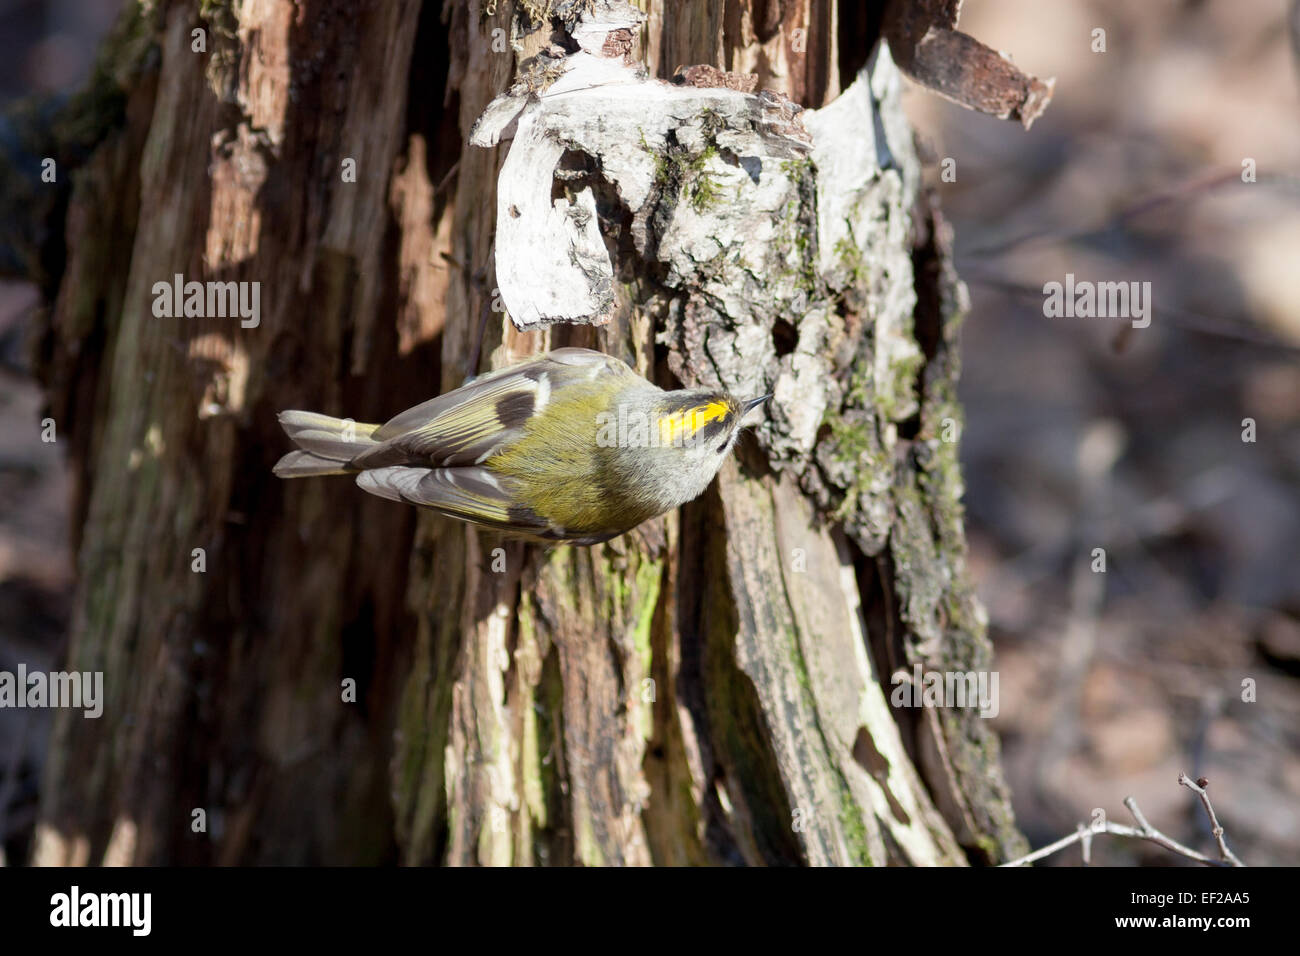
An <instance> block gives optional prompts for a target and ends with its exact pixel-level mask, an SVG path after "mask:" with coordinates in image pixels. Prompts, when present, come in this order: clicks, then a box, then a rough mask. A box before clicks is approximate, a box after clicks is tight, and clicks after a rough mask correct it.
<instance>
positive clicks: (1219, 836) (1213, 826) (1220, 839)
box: [1178, 773, 1246, 866]
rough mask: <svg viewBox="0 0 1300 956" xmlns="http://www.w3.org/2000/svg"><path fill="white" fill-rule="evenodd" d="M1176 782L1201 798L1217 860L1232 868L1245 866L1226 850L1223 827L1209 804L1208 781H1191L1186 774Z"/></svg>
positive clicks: (1226, 844) (1202, 779)
mask: <svg viewBox="0 0 1300 956" xmlns="http://www.w3.org/2000/svg"><path fill="white" fill-rule="evenodd" d="M1178 782H1179V783H1181V784H1182V785H1183V786H1184V787H1186V788H1187V789H1188V790H1190V791H1192V793H1194V794H1196V795H1197V796H1198V797H1200V798H1201V806H1203V807H1205V815H1206V816H1207V817H1209V818H1210V832H1211V833H1213V834H1214V842H1215V843H1217V844H1219V858H1220V859H1221V860H1223V862H1225V863H1230V864H1232V865H1233V866H1245V865H1246V864H1245V863H1242V862H1241V860H1239V859H1237V854H1235V853H1233V852H1232V851H1231V850H1229V849H1228V841H1227V840H1226V839H1224V836H1223V827H1222V826H1221V825H1220V824H1219V818H1218V816H1217V815H1216V814H1215V812H1214V805H1213V804H1212V803H1210V794H1209V793H1208V792H1207V791H1208V790H1209V786H1210V781H1208V780H1206V779H1205V778H1204V777H1201V778H1200V779H1199V780H1196V781H1193V780H1192V778H1191V777H1189V776H1187V774H1185V773H1180V774H1179V775H1178Z"/></svg>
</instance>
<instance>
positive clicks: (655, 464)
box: [275, 348, 771, 544]
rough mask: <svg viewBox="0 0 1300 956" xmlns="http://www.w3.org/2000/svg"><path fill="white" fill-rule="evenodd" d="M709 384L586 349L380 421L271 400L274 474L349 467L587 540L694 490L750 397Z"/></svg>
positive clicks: (374, 487) (457, 513)
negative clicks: (654, 379) (659, 379)
mask: <svg viewBox="0 0 1300 956" xmlns="http://www.w3.org/2000/svg"><path fill="white" fill-rule="evenodd" d="M770 397H771V396H768V395H765V396H763V397H762V398H756V399H753V400H752V401H737V400H736V399H734V398H732V397H731V396H730V395H729V394H727V393H726V392H724V391H719V390H718V389H711V388H688V389H679V390H677V391H664V390H663V389H661V388H659V387H657V386H655V385H653V384H652V383H650V382H647V381H646V380H645V379H643V378H642V377H641V376H640V375H638V374H637V373H636V372H635V371H633V370H632V369H631V368H629V367H628V366H627V365H626V364H625V363H623V362H621V361H619V360H618V359H616V358H613V357H612V356H609V355H604V354H602V353H600V352H593V351H591V350H589V349H576V348H566V349H556V350H555V351H553V352H548V353H546V354H544V355H540V356H537V357H536V358H533V359H530V360H528V361H526V362H524V363H522V364H520V365H515V366H512V367H510V368H506V369H501V370H499V371H496V372H492V373H489V374H486V375H482V376H480V377H478V378H476V379H474V380H472V381H470V382H468V383H466V384H465V385H463V386H462V387H461V388H458V389H456V390H455V391H452V392H448V393H447V394H445V395H439V396H438V397H437V398H433V399H430V400H429V401H427V402H424V403H422V404H420V405H416V406H415V407H414V408H409V409H407V410H406V411H404V412H402V413H401V414H400V415H397V416H396V417H395V418H392V419H390V420H389V421H387V422H386V423H384V424H383V425H363V424H360V423H357V422H353V421H351V420H349V419H340V418H332V417H330V416H328V415H320V414H317V413H315V412H301V411H287V412H281V413H280V416H279V419H280V424H281V425H282V426H283V427H284V430H285V432H287V433H288V435H289V437H290V438H291V439H293V442H294V444H295V445H297V446H298V449H299V450H298V451H292V452H289V454H287V455H285V456H284V457H283V458H281V459H280V461H279V463H278V464H276V466H275V474H277V475H279V476H280V477H281V478H303V477H308V476H313V475H356V481H357V484H358V485H360V486H361V487H362V488H364V489H365V490H366V491H368V492H370V493H371V494H374V495H379V496H380V497H381V498H389V499H392V500H393V501H404V502H407V503H408V504H413V505H417V506H419V507H422V508H430V509H432V510H434V511H437V512H439V513H441V514H444V515H447V516H448V517H451V518H458V519H460V520H461V521H468V522H471V523H473V524H476V525H481V526H483V527H486V528H491V529H494V530H496V531H500V532H504V533H506V534H509V535H512V536H516V537H523V538H529V539H533V540H541V541H569V542H572V543H575V544H596V543H598V542H600V541H606V540H608V539H610V538H613V537H615V536H616V535H620V534H622V533H624V532H625V531H628V530H630V529H631V528H634V527H636V526H637V525H638V524H640V523H641V522H642V521H645V520H646V519H647V518H653V517H654V516H656V515H660V514H663V513H664V512H666V511H670V510H672V509H673V508H677V507H679V506H681V505H683V504H685V503H686V502H688V501H690V500H692V499H693V498H695V497H697V496H698V495H700V494H701V493H702V492H703V491H704V489H705V488H706V487H708V484H709V482H710V481H712V480H713V476H714V475H716V474H717V473H718V469H719V468H720V467H721V466H722V462H723V461H724V460H725V458H726V455H727V453H728V452H729V451H730V450H731V448H732V446H733V445H734V444H735V442H736V439H737V437H738V436H739V435H740V432H741V429H742V424H741V422H742V420H743V419H744V418H745V415H746V413H748V412H749V411H750V410H751V409H753V408H756V407H757V406H759V405H761V404H762V403H763V402H765V401H766V400H767V399H768V398H770Z"/></svg>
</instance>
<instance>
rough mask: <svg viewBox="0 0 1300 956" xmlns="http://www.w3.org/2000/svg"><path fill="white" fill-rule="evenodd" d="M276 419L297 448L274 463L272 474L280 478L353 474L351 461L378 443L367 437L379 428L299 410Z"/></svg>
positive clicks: (353, 469) (281, 414) (284, 413)
mask: <svg viewBox="0 0 1300 956" xmlns="http://www.w3.org/2000/svg"><path fill="white" fill-rule="evenodd" d="M279 419H280V425H281V426H282V427H283V428H284V432H285V434H286V435H288V436H289V437H290V438H291V439H293V443H294V444H295V445H297V446H298V448H299V449H300V450H299V451H291V452H289V454H287V455H285V456H284V457H283V458H281V459H280V460H279V462H277V463H276V466H275V468H274V473H275V474H276V475H278V476H279V477H281V478H306V477H309V476H313V475H347V474H351V473H353V472H354V471H356V469H355V468H351V467H349V463H350V462H351V461H352V459H353V458H355V457H356V456H357V455H359V454H361V453H362V452H363V451H365V450H367V449H368V448H373V447H374V446H375V445H376V444H377V442H375V440H374V439H373V438H371V437H370V436H371V435H372V434H373V433H374V431H375V429H376V428H378V427H379V426H378V425H366V424H363V423H361V422H354V421H352V420H351V419H347V418H332V417H331V416H329V415H321V414H319V413H317V412H301V411H288V412H281V413H280V415H279Z"/></svg>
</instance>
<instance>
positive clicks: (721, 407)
mask: <svg viewBox="0 0 1300 956" xmlns="http://www.w3.org/2000/svg"><path fill="white" fill-rule="evenodd" d="M729 414H731V408H730V406H728V405H727V403H726V402H709V403H708V404H707V405H697V406H695V407H694V408H687V409H684V410H682V411H680V412H675V413H674V414H672V415H664V416H663V417H662V418H660V419H659V440H660V441H661V442H662V443H663V444H665V445H670V444H672V443H673V442H675V441H677V440H679V439H680V438H684V437H693V436H694V435H695V433H696V432H698V431H699V430H700V429H701V428H703V427H704V426H705V425H707V424H708V423H709V422H712V421H722V420H723V419H725V418H726V417H727V416H728V415H729Z"/></svg>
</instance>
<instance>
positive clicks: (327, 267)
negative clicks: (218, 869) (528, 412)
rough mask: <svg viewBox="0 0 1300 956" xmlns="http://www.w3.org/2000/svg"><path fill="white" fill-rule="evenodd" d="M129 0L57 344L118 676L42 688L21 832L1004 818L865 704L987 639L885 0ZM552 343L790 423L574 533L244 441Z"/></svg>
mask: <svg viewBox="0 0 1300 956" xmlns="http://www.w3.org/2000/svg"><path fill="white" fill-rule="evenodd" d="M147 6H149V8H150V9H149V10H148V11H145V12H142V11H140V10H137V9H133V10H131V11H129V12H128V14H127V16H126V17H125V18H124V20H123V23H122V25H121V27H120V29H119V31H118V33H117V34H116V35H115V37H114V38H113V40H112V42H110V43H109V44H108V45H106V47H105V50H104V54H103V62H102V64H101V68H100V70H99V71H98V72H97V75H96V79H95V81H94V83H95V84H98V85H99V86H100V87H101V89H100V93H101V94H102V93H103V91H104V90H106V89H110V88H111V89H112V90H114V91H120V95H115V96H112V97H108V96H105V95H99V96H96V97H94V98H82V99H79V100H77V101H74V102H73V103H72V104H70V105H69V106H68V107H67V108H65V110H64V113H63V115H64V117H65V120H66V118H67V117H68V116H74V117H75V116H81V115H83V114H84V116H85V117H88V118H89V119H87V122H86V123H82V124H81V125H80V126H78V127H77V129H78V131H79V132H78V135H79V136H80V139H77V138H76V137H74V136H73V135H72V134H71V133H68V132H66V129H67V127H68V126H70V125H71V124H70V123H67V122H65V125H64V127H63V129H64V131H63V132H60V133H59V134H58V143H57V148H58V149H61V150H62V151H63V152H62V153H60V154H59V155H67V156H68V157H69V160H68V162H69V163H72V164H74V165H76V166H77V169H76V173H75V175H74V176H73V177H72V182H71V191H70V194H69V195H67V196H66V198H65V200H64V202H65V203H66V217H65V218H64V219H63V220H62V221H60V222H58V223H57V225H58V227H59V228H58V229H57V230H56V232H57V236H56V241H57V242H58V243H62V246H61V247H60V248H59V250H58V255H54V256H50V255H48V254H46V255H45V256H44V259H43V261H45V262H50V263H52V265H50V267H49V274H48V275H47V276H46V277H45V283H46V289H47V292H48V293H49V294H50V296H51V300H52V306H51V308H50V310H49V312H48V316H47V322H46V325H45V327H44V329H43V335H42V337H41V341H40V349H41V351H40V362H41V369H42V375H43V378H44V381H45V383H46V385H47V388H48V390H49V395H50V402H51V406H52V411H51V414H52V417H54V418H55V420H56V421H57V423H58V426H59V429H60V436H61V440H64V441H67V443H68V449H69V451H68V454H69V457H70V459H71V461H72V462H73V465H74V468H75V472H76V476H77V487H78V500H77V503H76V505H75V509H76V513H75V515H74V519H75V520H74V522H73V524H74V526H75V527H78V528H79V534H78V542H77V545H78V567H77V572H78V586H77V591H76V595H75V599H74V613H73V630H72V635H71V642H70V650H69V661H68V665H67V666H68V668H69V669H75V670H83V671H85V670H101V671H103V672H104V675H105V676H104V679H105V687H106V697H107V702H106V706H105V710H104V716H103V717H102V718H100V719H99V720H87V719H84V718H83V717H82V716H81V715H80V712H69V711H63V712H61V713H60V714H59V715H58V718H57V722H56V729H55V733H54V735H53V739H52V744H51V749H50V755H49V761H48V765H47V769H46V775H45V782H44V788H43V795H42V806H41V813H40V823H39V824H38V829H37V839H36V844H35V848H34V852H33V858H34V860H35V861H36V862H42V863H52V862H100V861H104V862H129V863H164V862H184V863H241V864H247V863H377V862H384V861H400V862H405V863H436V862H443V863H450V864H474V863H479V864H567V863H583V864H624V863H628V864H650V863H656V864H665V863H667V864H693V863H750V864H761V863H769V864H782V863H806V864H828V863H871V864H885V863H907V864H955V863H964V862H966V861H967V860H968V859H975V860H980V861H994V860H999V859H1002V858H1004V857H1007V856H1009V855H1015V854H1017V853H1019V852H1020V851H1021V850H1022V841H1021V838H1020V836H1019V835H1018V833H1017V832H1016V830H1015V827H1014V822H1013V819H1012V815H1011V810H1010V805H1009V800H1008V796H1007V793H1006V788H1005V786H1004V784H1003V782H1002V777H1001V771H1000V769H999V766H998V749H997V743H996V739H995V737H994V736H993V735H992V732H991V731H990V730H989V729H988V728H987V725H986V723H984V722H983V721H982V720H981V719H980V718H979V716H978V714H977V713H976V712H975V711H973V710H971V709H969V708H966V709H959V708H925V709H906V708H899V707H891V706H890V704H889V697H890V695H891V693H892V691H893V688H892V686H891V682H890V676H891V674H893V673H894V672H895V671H899V670H904V671H907V672H909V673H910V672H911V671H912V669H913V668H914V667H915V666H920V667H921V668H923V669H924V670H926V671H938V672H955V671H960V672H968V671H980V670H988V669H989V668H990V666H991V661H990V650H989V645H988V642H987V640H986V638H985V635H984V620H983V612H982V610H981V608H980V607H979V605H978V603H977V601H976V600H975V597H974V594H973V591H972V589H971V585H970V582H969V579H968V577H967V573H966V569H965V559H964V549H965V545H964V538H963V533H962V524H961V507H960V502H959V498H960V493H961V478H960V473H959V470H958V464H957V460H958V458H957V447H958V446H957V444H956V443H955V441H953V440H952V437H953V435H952V434H951V433H954V432H955V427H956V423H958V422H960V418H961V415H960V409H959V407H958V405H957V402H956V397H955V380H956V376H957V371H958V367H957V366H958V356H957V349H956V335H957V326H958V324H959V322H960V318H961V314H962V309H963V304H962V303H963V299H964V291H963V289H962V287H961V285H960V283H959V282H958V281H957V279H956V277H955V276H954V274H953V272H952V269H951V266H950V263H949V255H948V235H947V229H946V227H945V225H944V223H943V221H942V219H941V218H940V216H939V213H938V211H937V208H936V206H935V204H934V202H933V200H932V198H931V197H929V196H928V195H926V194H925V192H924V191H923V190H921V189H920V187H919V185H918V183H919V178H920V177H919V163H918V160H917V158H916V155H915V153H914V151H913V147H912V140H911V132H910V129H909V128H908V126H907V123H906V120H905V118H904V117H903V115H902V113H901V110H900V108H899V103H898V91H899V85H900V81H899V76H898V73H897V70H896V69H895V67H894V65H893V62H892V60H891V58H890V54H889V51H888V48H887V46H886V45H885V44H883V43H881V44H877V42H876V40H877V37H876V32H877V30H878V29H879V26H878V23H879V17H878V16H871V15H867V14H857V13H854V14H852V15H850V16H848V17H847V18H845V17H844V16H842V14H841V13H840V12H839V10H838V7H837V4H836V3H835V2H833V0H785V2H776V0H728V2H726V3H714V2H708V0H692V2H668V3H658V2H652V3H650V4H648V6H649V7H650V9H649V12H648V18H647V19H646V20H645V22H644V24H640V23H638V22H637V20H638V19H639V18H638V17H637V16H635V14H634V11H632V10H631V8H628V7H625V6H624V5H623V4H620V3H609V2H605V0H520V2H518V3H516V4H510V3H508V2H506V0H499V2H484V3H480V2H477V0H473V2H470V3H468V4H461V3H453V2H449V3H447V4H446V5H445V7H441V6H440V5H439V4H436V3H433V2H431V0H430V2H426V3H424V4H421V3H419V2H418V0H404V2H399V0H393V2H390V3H379V4H363V3H358V2H349V0H332V2H331V0H318V2H307V3H294V2H291V0H257V2H245V3H243V4H242V5H234V4H224V3H212V4H203V5H202V8H203V13H202V14H201V15H200V14H196V13H195V12H194V10H193V5H191V4H181V3H172V4H159V5H156V6H154V5H147ZM195 30H201V31H203V33H202V34H201V36H202V37H203V38H204V39H205V42H206V50H205V51H204V52H195V49H194V47H195V44H196V39H195V37H196V36H198V34H195V33H194V31H195ZM636 64H643V65H644V66H645V67H646V68H647V69H648V72H649V76H650V77H652V78H653V77H659V78H663V79H667V78H668V77H670V76H672V75H673V72H674V70H675V68H676V67H678V66H679V65H711V66H713V67H716V68H718V69H716V70H712V71H707V70H705V71H700V70H688V71H686V72H685V74H684V75H683V77H682V79H681V81H680V82H679V83H677V84H668V83H664V82H661V81H658V80H641V79H638V78H636V77H635V76H634V75H633V67H634V66H635V65H636ZM602 71H604V72H602ZM724 71H725V72H724ZM746 74H757V88H758V90H770V91H774V92H775V93H776V94H777V95H771V94H760V93H759V92H757V91H754V90H753V89H752V87H753V80H752V79H747V78H746V76H745V75H746ZM566 83H567V84H568V87H566V86H564V84H566ZM570 88H572V89H570ZM566 90H567V91H568V92H564V91H566ZM791 101H792V102H791ZM793 104H798V105H799V106H802V107H805V108H808V111H807V112H803V113H800V112H798V110H797V109H796V108H795V107H794V105H793ZM490 107H491V108H490ZM485 113H486V115H485ZM105 116H107V117H109V119H108V120H105V118H104V117H105ZM480 117H483V121H482V122H481V123H480V122H479V120H480ZM91 120H93V122H91ZM476 124H477V126H476ZM87 127H89V128H90V129H91V130H92V131H91V132H85V129H86V128H87ZM638 136H639V138H638ZM556 144H559V145H556ZM548 157H549V159H548ZM350 161H351V162H350ZM548 162H549V164H550V165H547V163H548ZM350 168H354V169H355V176H350V175H349V172H348V171H349V169H350ZM66 175H67V174H66V173H65V172H61V173H60V179H63V178H64V177H65V176H66ZM503 197H504V198H503ZM56 208H57V211H58V212H60V213H61V212H62V207H61V206H57V204H56ZM503 210H505V213H504V215H503V214H502V211H503ZM516 213H518V215H516ZM510 219H514V220H515V221H514V222H507V220H510ZM548 230H549V231H548ZM560 241H567V242H568V243H569V245H568V246H567V247H563V246H557V245H556V243H557V242H560ZM557 248H559V249H560V250H561V255H560V258H559V260H558V264H557V265H554V266H546V267H545V268H541V267H539V265H538V262H535V261H532V259H531V258H530V257H531V256H537V257H540V258H544V256H545V255H549V254H551V253H553V252H554V250H555V249H557ZM565 248H568V249H569V250H570V251H571V252H572V253H573V254H572V255H567V254H566V253H564V252H563V250H564V249H565ZM46 252H47V253H48V249H47V250H46ZM705 253H708V254H707V255H706V254H705ZM542 265H543V266H545V265H546V264H545V263H544V262H543V263H542ZM530 270H532V271H530ZM176 274H182V275H183V276H184V277H185V279H186V280H192V279H193V280H199V281H205V280H222V281H225V280H236V281H247V282H253V281H256V282H260V290H261V291H260V295H261V299H260V302H261V313H260V321H259V323H258V324H257V326H256V327H249V328H244V327H241V324H240V322H239V321H238V320H237V319H230V318H162V317H157V316H156V315H155V314H154V311H153V306H154V302H155V300H156V298H157V294H156V292H155V291H154V289H155V284H157V283H160V282H164V283H169V282H171V281H172V280H173V277H174V276H175V275H176ZM561 345H584V346H588V347H593V348H599V349H602V350H604V351H607V352H611V353H613V354H616V355H619V356H621V357H624V358H626V359H627V360H629V361H630V362H632V363H633V364H635V365H636V366H637V367H638V368H639V369H640V370H641V371H642V372H643V373H644V374H646V375H647V376H648V377H650V378H652V379H654V380H655V381H657V382H659V383H660V384H661V385H665V386H674V385H676V384H677V383H685V384H692V385H693V384H698V383H709V384H722V385H726V386H728V387H731V388H733V389H735V390H736V391H737V392H738V393H741V392H743V393H746V394H748V393H753V394H758V391H757V390H758V389H763V390H774V391H775V393H776V399H775V400H774V402H773V406H772V413H771V419H770V421H769V422H767V423H765V424H764V425H763V426H762V427H760V428H759V429H758V430H757V431H756V433H755V436H754V437H752V438H749V439H747V440H745V441H744V442H742V446H741V448H740V451H739V453H738V455H737V460H736V461H734V462H732V463H730V464H728V465H727V466H726V467H725V468H724V469H723V471H722V473H721V474H720V476H719V478H718V480H717V482H715V484H714V486H713V487H711V488H710V490H709V491H708V492H707V493H706V494H705V495H704V496H703V497H702V498H700V499H699V500H697V501H695V502H693V503H691V504H690V505H688V506H686V507H684V508H682V509H681V511H680V512H679V513H675V514H669V515H666V516H664V517H663V518H660V519H656V520H653V521H650V522H647V523H646V524H644V525H642V526H641V527H639V528H638V529H636V530H635V531H633V532H632V533H630V534H628V535H625V536H623V537H621V538H618V539H615V540H614V541H611V542H608V543H607V544H604V545H597V546H594V547H590V548H584V547H567V546H566V547H556V548H552V549H542V548H537V547H532V546H524V545H522V544H518V543H512V542H503V541H501V540H499V539H496V538H494V537H492V536H491V535H487V534H484V533H481V532H478V531H474V530H470V529H468V528H466V527H465V526H463V525H460V524H457V523H454V522H451V521H448V520H444V519H442V518H439V517H436V516H432V515H427V514H417V513H416V512H414V511H413V510H412V509H408V508H405V507H399V506H397V505H394V504H392V503H389V502H385V501H380V500H377V499H374V498H372V497H370V496H368V495H365V494H364V493H362V492H361V491H359V490H358V489H357V488H356V487H355V486H354V485H353V484H352V483H351V482H349V481H345V480H342V479H314V480H307V481H296V482H281V481H279V480H277V479H275V478H273V477H272V476H271V472H270V469H271V466H272V464H273V463H274V462H275V460H276V459H277V458H278V456H279V455H280V454H281V453H283V452H284V451H285V450H286V449H287V443H286V440H285V439H284V437H283V436H282V434H281V433H280V431H279V428H278V426H277V424H276V421H275V412H276V411H277V410H280V409H285V408H311V409H316V410H320V411H324V412H327V413H330V414H339V415H346V416H351V417H353V418H355V419H356V420H358V421H383V420H385V419H386V418H388V417H389V416H391V415H392V414H394V413H395V412H397V411H400V410H402V409H404V408H406V407H408V406H409V405H412V404H415V403H416V402H417V401H420V400H423V399H425V398H427V397H429V396H431V395H433V394H435V393H436V392H438V391H440V390H446V389H450V388H454V387H456V386H458V385H460V384H461V383H462V382H463V381H464V379H465V378H466V377H468V376H470V375H473V374H475V373H477V372H478V371H481V370H483V369H486V368H488V367H496V366H500V365H502V364H505V363H507V362H509V361H514V360H516V359H518V358H521V357H523V356H525V355H528V354H531V353H534V352H538V351H543V350H545V349H547V348H553V347H558V346H561ZM196 549H202V550H201V551H197V550H196ZM349 681H355V686H356V697H355V701H354V700H353V699H352V698H351V697H350V696H349V694H348V692H347V688H348V686H350V685H349V684H348V682H349ZM198 811H202V813H199V812H198Z"/></svg>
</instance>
